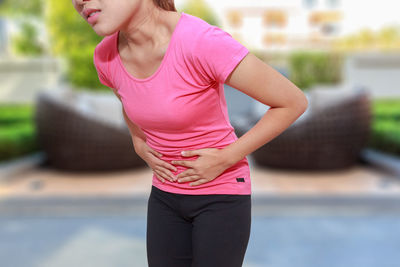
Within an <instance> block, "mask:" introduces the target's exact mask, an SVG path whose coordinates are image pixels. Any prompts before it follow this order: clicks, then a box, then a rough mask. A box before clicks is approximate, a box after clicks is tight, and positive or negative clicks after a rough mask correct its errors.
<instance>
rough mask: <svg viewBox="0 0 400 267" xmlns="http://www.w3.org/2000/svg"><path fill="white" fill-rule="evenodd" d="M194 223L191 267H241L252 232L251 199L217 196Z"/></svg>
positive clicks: (246, 196) (248, 197)
mask: <svg viewBox="0 0 400 267" xmlns="http://www.w3.org/2000/svg"><path fill="white" fill-rule="evenodd" d="M210 200H212V201H211V202H210V204H209V205H207V208H204V210H202V211H201V212H200V213H199V214H198V215H197V216H196V217H195V218H194V221H193V233H192V238H193V265H191V266H192V267H204V266H207V267H240V266H242V264H243V260H244V256H245V253H246V249H247V244H248V241H249V237H250V228H251V195H227V196H215V197H214V198H210Z"/></svg>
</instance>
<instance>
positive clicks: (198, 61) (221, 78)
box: [193, 26, 249, 83]
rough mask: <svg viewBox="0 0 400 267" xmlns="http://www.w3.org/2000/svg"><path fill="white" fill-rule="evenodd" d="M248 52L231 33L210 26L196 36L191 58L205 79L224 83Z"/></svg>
mask: <svg viewBox="0 0 400 267" xmlns="http://www.w3.org/2000/svg"><path fill="white" fill-rule="evenodd" d="M248 52H249V50H248V49H247V48H246V47H245V46H244V45H242V44H241V43H240V42H239V41H237V40H235V39H234V38H233V37H232V36H231V34H229V33H228V32H226V31H224V30H222V29H220V28H218V27H216V26H211V27H208V28H207V30H206V31H204V32H202V33H201V34H200V35H199V37H198V38H197V41H196V42H195V45H194V52H193V58H194V63H195V65H196V67H197V69H198V70H199V72H200V73H201V74H202V75H204V77H205V78H206V79H208V80H213V81H217V82H219V83H225V80H226V78H227V77H228V76H229V74H230V73H231V72H232V71H233V69H234V68H235V67H236V66H237V65H238V64H239V62H240V61H241V60H242V59H243V58H244V57H245V56H246V55H247V53H248Z"/></svg>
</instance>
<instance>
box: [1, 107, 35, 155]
mask: <svg viewBox="0 0 400 267" xmlns="http://www.w3.org/2000/svg"><path fill="white" fill-rule="evenodd" d="M32 116H33V109H32V106H30V105H11V104H10V105H2V106H0V161H5V160H10V159H13V158H17V157H19V156H23V155H26V154H29V153H32V152H35V151H38V150H39V147H38V143H37V135H36V128H35V125H34V123H33V119H32Z"/></svg>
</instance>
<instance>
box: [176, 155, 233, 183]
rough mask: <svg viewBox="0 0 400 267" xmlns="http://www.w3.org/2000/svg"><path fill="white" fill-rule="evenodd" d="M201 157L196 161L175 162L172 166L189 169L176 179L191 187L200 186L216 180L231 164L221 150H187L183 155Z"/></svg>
mask: <svg viewBox="0 0 400 267" xmlns="http://www.w3.org/2000/svg"><path fill="white" fill-rule="evenodd" d="M195 155H199V157H198V158H197V159H196V160H173V161H171V164H176V165H181V166H185V167H188V168H189V169H187V170H184V171H183V172H181V173H179V174H178V175H177V176H176V177H177V178H178V180H177V181H178V182H179V183H182V182H188V181H195V182H193V183H190V184H189V185H190V186H194V185H200V184H203V183H207V182H210V181H212V180H214V179H215V178H216V177H217V176H218V175H220V174H221V173H223V172H224V171H225V170H226V169H227V168H229V167H230V164H229V163H228V162H227V160H226V158H225V157H224V156H223V155H222V149H220V148H202V149H196V150H186V151H184V153H182V156H184V157H192V156H195Z"/></svg>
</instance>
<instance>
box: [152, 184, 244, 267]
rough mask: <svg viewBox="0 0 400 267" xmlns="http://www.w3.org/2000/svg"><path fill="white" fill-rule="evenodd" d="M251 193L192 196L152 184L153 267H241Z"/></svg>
mask: <svg viewBox="0 0 400 267" xmlns="http://www.w3.org/2000/svg"><path fill="white" fill-rule="evenodd" d="M250 225H251V195H231V194H213V195H188V194H175V193H170V192H165V191H162V190H160V189H158V188H157V187H155V186H152V189H151V193H150V196H149V200H148V210H147V229H146V231H147V233H146V242H147V243H146V246H147V260H148V264H149V267H181V266H182V267H240V266H242V264H243V259H244V255H245V252H246V249H247V244H248V241H249V237H250Z"/></svg>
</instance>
